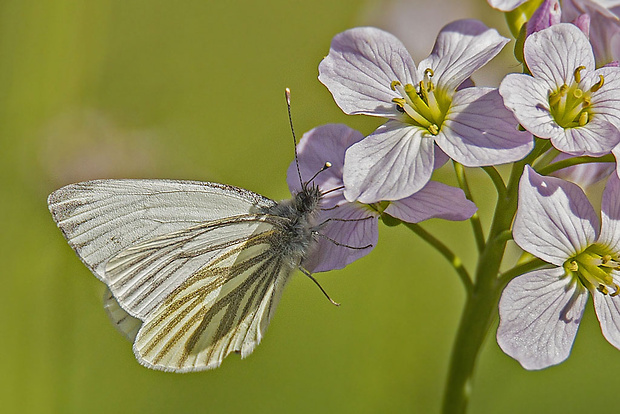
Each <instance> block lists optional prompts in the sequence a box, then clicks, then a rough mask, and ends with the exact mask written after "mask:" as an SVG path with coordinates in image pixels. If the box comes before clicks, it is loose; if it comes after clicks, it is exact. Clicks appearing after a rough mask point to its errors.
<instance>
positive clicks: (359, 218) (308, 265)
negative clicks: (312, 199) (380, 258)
mask: <svg viewBox="0 0 620 414" xmlns="http://www.w3.org/2000/svg"><path fill="white" fill-rule="evenodd" d="M319 219H320V220H321V221H322V222H325V220H328V219H332V220H331V221H327V222H325V224H324V225H323V226H322V227H321V228H320V229H319V233H320V235H319V236H318V237H317V246H316V248H315V249H313V251H312V252H311V253H310V255H309V256H308V257H307V258H306V260H304V262H303V264H302V266H303V267H304V268H305V269H306V270H308V271H309V272H326V271H328V270H335V269H342V268H343V267H345V266H346V265H348V264H350V263H352V262H354V261H355V260H357V259H359V258H361V257H363V256H366V255H367V254H368V253H370V252H371V250H372V249H373V248H374V247H375V246H376V245H377V242H378V240H379V230H378V229H379V225H378V222H379V220H378V218H377V214H376V213H373V212H372V211H371V210H369V209H367V208H366V207H365V206H363V205H361V204H357V203H347V204H343V205H340V206H338V207H337V208H335V209H333V210H328V211H324V212H323V213H322V214H321V216H320V217H319ZM333 219H337V220H333ZM336 243H338V244H340V245H338V244H336ZM369 245H371V246H370V247H367V248H365V249H361V247H365V246H369Z"/></svg>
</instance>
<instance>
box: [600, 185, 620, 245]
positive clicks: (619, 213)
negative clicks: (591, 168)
mask: <svg viewBox="0 0 620 414" xmlns="http://www.w3.org/2000/svg"><path fill="white" fill-rule="evenodd" d="M618 194H620V179H619V178H618V175H617V174H612V175H610V176H609V180H608V181H607V185H606V186H605V191H603V201H602V202H601V235H600V236H599V238H598V242H599V243H601V244H604V245H606V246H607V247H609V248H610V249H611V250H612V251H614V252H616V253H618V252H620V197H618Z"/></svg>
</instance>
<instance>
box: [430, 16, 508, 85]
mask: <svg viewBox="0 0 620 414" xmlns="http://www.w3.org/2000/svg"><path fill="white" fill-rule="evenodd" d="M506 43H508V39H506V38H505V37H503V36H500V34H499V33H498V32H497V30H495V29H489V28H488V27H487V26H485V25H484V24H483V23H482V22H480V21H478V20H471V19H469V20H457V21H455V22H452V23H449V24H447V25H446V26H444V27H443V29H441V31H440V32H439V35H438V36H437V40H436V41H435V46H434V47H433V51H432V52H431V54H430V56H429V57H427V58H426V59H424V60H423V61H422V62H420V64H419V65H418V70H419V72H418V74H419V75H420V76H422V74H423V73H424V71H425V70H426V69H427V68H431V69H432V70H433V71H434V75H433V77H432V81H433V83H435V85H436V88H437V89H441V90H446V91H454V90H456V88H457V87H458V86H459V85H460V84H461V83H462V82H463V81H464V80H466V79H467V78H469V77H470V76H471V74H472V73H474V72H475V71H476V70H478V69H479V68H481V67H482V66H484V65H485V64H486V63H487V62H488V61H489V60H491V59H493V58H494V57H495V56H496V55H497V54H498V53H499V52H500V51H501V50H502V48H503V47H504V45H505V44H506Z"/></svg>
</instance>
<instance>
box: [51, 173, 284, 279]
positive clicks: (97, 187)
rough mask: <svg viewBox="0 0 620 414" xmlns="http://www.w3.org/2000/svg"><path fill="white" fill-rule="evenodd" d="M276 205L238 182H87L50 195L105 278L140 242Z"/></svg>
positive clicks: (75, 244)
mask: <svg viewBox="0 0 620 414" xmlns="http://www.w3.org/2000/svg"><path fill="white" fill-rule="evenodd" d="M274 204H275V202H274V201H272V200H269V199H268V198H265V197H263V196H261V195H259V194H256V193H253V192H251V191H247V190H243V189H241V188H237V187H232V186H227V185H223V184H216V183H202V182H196V181H176V180H95V181H86V182H82V183H77V184H71V185H68V186H66V187H63V188H60V189H59V190H57V191H55V192H53V193H52V194H51V195H50V196H49V198H48V205H49V209H50V211H51V213H52V216H53V217H54V220H55V221H56V223H57V225H58V227H59V228H60V229H61V230H62V232H63V234H64V236H65V238H66V239H67V241H68V242H69V244H70V245H71V247H72V248H73V249H74V250H75V251H76V253H77V254H78V256H79V257H80V258H81V259H82V261H83V262H84V263H85V264H86V265H87V266H88V267H89V268H90V269H91V270H92V271H93V273H94V274H95V275H96V276H97V277H98V278H99V279H101V280H102V281H103V282H106V280H105V265H106V262H107V261H108V260H109V259H110V258H112V257H113V256H115V255H117V254H118V253H119V252H121V251H122V250H125V249H127V248H129V247H130V246H132V245H134V244H136V243H138V242H140V241H143V240H147V239H154V238H156V237H157V236H161V235H165V234H170V233H173V232H175V231H180V230H184V229H187V228H189V227H192V226H196V225H199V224H202V223H205V222H207V221H211V220H219V219H222V218H225V217H229V216H233V215H240V214H247V213H250V212H255V211H256V210H258V209H260V208H266V207H270V206H273V205H274Z"/></svg>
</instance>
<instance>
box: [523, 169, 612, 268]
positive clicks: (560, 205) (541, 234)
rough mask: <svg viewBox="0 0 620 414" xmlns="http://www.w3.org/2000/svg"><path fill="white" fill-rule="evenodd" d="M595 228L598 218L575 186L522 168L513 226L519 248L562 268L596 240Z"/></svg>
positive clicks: (581, 191) (596, 228)
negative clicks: (517, 204)
mask: <svg viewBox="0 0 620 414" xmlns="http://www.w3.org/2000/svg"><path fill="white" fill-rule="evenodd" d="M599 228H600V227H599V220H598V216H597V214H596V212H595V211H594V208H593V207H592V204H590V202H589V201H588V198H587V197H586V195H585V194H584V193H583V190H581V188H579V186H578V185H576V184H573V183H571V182H568V181H564V180H561V179H559V178H554V177H545V176H541V175H539V174H538V173H536V171H534V170H533V169H532V168H531V167H530V166H529V165H526V166H525V170H524V172H523V175H522V176H521V182H520V183H519V206H518V209H517V214H516V217H515V222H514V226H513V236H514V241H515V243H517V244H518V245H519V247H521V248H522V249H523V250H525V251H527V252H529V253H531V254H533V255H534V256H536V257H539V258H541V259H543V260H544V261H546V262H549V263H553V264H554V265H556V266H562V265H563V263H564V262H565V261H566V260H568V259H569V258H571V257H573V256H575V255H576V254H577V253H580V252H581V251H583V250H584V249H585V248H586V247H588V246H589V245H590V244H592V243H594V242H595V241H596V239H597V238H598V231H599Z"/></svg>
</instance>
